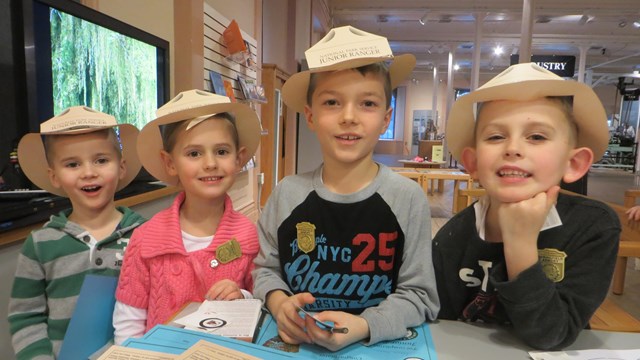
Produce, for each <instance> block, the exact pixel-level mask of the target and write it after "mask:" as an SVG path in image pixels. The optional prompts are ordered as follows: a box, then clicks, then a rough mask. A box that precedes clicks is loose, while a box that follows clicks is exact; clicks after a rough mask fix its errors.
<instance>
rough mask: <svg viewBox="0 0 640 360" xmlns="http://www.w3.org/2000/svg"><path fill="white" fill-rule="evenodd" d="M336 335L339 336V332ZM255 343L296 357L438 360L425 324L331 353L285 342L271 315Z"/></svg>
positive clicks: (361, 359) (313, 346)
mask: <svg viewBox="0 0 640 360" xmlns="http://www.w3.org/2000/svg"><path fill="white" fill-rule="evenodd" d="M335 336H340V334H336V335H335ZM256 344H258V345H263V346H265V347H268V348H272V349H278V350H280V351H281V352H287V353H289V354H294V355H295V357H296V358H301V359H349V360H367V359H407V358H411V359H425V360H427V359H428V360H436V359H437V356H436V351H435V346H434V344H433V338H432V337H431V331H430V330H429V324H427V323H425V324H422V325H421V326H417V327H415V328H411V329H408V330H407V336H406V337H404V338H402V339H398V340H393V341H384V342H380V343H377V344H375V345H372V346H365V345H363V344H362V343H355V344H351V345H349V346H347V347H346V348H344V349H342V350H340V351H336V352H331V351H329V350H327V349H325V348H323V347H320V346H317V345H310V344H301V345H290V344H286V343H284V342H283V341H282V339H281V338H280V336H278V327H277V325H276V322H275V321H274V320H273V317H271V316H270V315H267V316H266V317H265V319H264V322H263V323H262V328H261V330H260V334H259V335H258V338H257V340H256Z"/></svg>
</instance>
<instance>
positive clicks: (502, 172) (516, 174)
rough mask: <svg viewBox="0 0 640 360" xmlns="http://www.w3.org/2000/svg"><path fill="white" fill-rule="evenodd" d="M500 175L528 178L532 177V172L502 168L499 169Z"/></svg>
mask: <svg viewBox="0 0 640 360" xmlns="http://www.w3.org/2000/svg"><path fill="white" fill-rule="evenodd" d="M498 176H500V177H510V178H528V177H531V174H530V173H528V172H524V171H518V170H500V171H498Z"/></svg>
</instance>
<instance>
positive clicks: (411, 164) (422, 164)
mask: <svg viewBox="0 0 640 360" xmlns="http://www.w3.org/2000/svg"><path fill="white" fill-rule="evenodd" d="M398 162H399V163H402V165H403V166H404V167H406V168H441V167H442V165H444V164H446V162H445V161H413V160H398Z"/></svg>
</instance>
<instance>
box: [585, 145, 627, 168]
mask: <svg viewBox="0 0 640 360" xmlns="http://www.w3.org/2000/svg"><path fill="white" fill-rule="evenodd" d="M624 145H626V146H622V144H619V143H614V144H609V146H608V147H607V150H606V151H605V153H604V155H603V156H602V159H600V161H598V162H597V163H594V164H593V165H592V166H593V167H595V168H618V169H625V170H630V171H634V170H635V167H636V153H637V149H638V143H633V144H624Z"/></svg>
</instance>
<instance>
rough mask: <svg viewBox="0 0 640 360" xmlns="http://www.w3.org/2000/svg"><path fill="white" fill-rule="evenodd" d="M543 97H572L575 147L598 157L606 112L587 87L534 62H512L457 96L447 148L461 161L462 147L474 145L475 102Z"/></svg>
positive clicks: (605, 141)
mask: <svg viewBox="0 0 640 360" xmlns="http://www.w3.org/2000/svg"><path fill="white" fill-rule="evenodd" d="M546 96H572V97H573V116H574V118H575V122H576V125H577V127H578V143H577V146H578V147H588V148H590V149H591V150H592V151H593V155H594V160H595V161H597V160H599V159H600V158H601V157H602V155H603V154H604V151H605V150H606V149H607V145H608V143H609V130H608V127H607V115H606V113H605V110H604V107H603V106H602V103H601V102H600V99H599V98H598V96H597V95H596V93H595V92H593V90H592V89H591V87H589V86H587V85H585V84H583V83H579V82H576V81H573V80H564V79H563V78H561V77H559V76H558V75H556V74H554V73H552V72H551V71H549V70H546V69H543V68H542V67H540V66H538V65H536V64H534V63H524V64H517V65H512V66H510V67H509V68H507V69H506V70H505V71H503V72H501V73H500V74H498V75H496V77H494V78H493V79H491V80H489V81H488V82H487V83H486V84H484V85H482V86H481V87H479V88H478V89H477V90H475V91H472V92H471V93H469V94H467V95H463V96H462V97H460V98H459V99H458V100H456V102H455V103H454V104H453V106H452V107H451V112H450V113H449V118H448V120H447V130H446V136H447V147H448V149H449V151H450V152H451V154H452V155H453V157H454V158H456V159H458V160H461V155H462V149H464V148H465V147H467V146H474V145H475V144H474V129H475V120H476V118H475V115H476V114H475V105H476V104H478V103H482V102H486V101H493V100H515V101H528V100H535V99H539V98H542V97H546Z"/></svg>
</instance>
